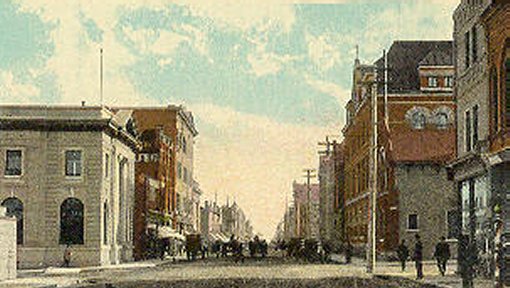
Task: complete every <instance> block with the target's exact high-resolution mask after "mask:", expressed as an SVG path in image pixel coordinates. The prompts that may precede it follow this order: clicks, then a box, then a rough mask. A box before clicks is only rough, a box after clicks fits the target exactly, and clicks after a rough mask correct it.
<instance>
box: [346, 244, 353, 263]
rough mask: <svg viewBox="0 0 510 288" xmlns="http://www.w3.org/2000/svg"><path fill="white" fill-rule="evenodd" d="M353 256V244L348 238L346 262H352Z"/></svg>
mask: <svg viewBox="0 0 510 288" xmlns="http://www.w3.org/2000/svg"><path fill="white" fill-rule="evenodd" d="M351 258H352V245H351V241H350V240H349V239H347V243H345V263H346V264H350V263H351Z"/></svg>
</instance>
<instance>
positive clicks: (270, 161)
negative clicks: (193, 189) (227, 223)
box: [189, 104, 339, 237]
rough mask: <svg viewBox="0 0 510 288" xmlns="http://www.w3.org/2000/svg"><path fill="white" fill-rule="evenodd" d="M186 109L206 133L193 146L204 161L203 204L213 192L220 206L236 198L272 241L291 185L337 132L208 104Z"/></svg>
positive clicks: (200, 164) (198, 167)
mask: <svg viewBox="0 0 510 288" xmlns="http://www.w3.org/2000/svg"><path fill="white" fill-rule="evenodd" d="M189 108H190V109H191V110H192V111H193V113H194V115H195V117H196V118H198V121H199V123H201V124H203V125H202V126H201V127H209V128H203V129H202V130H201V131H200V135H199V137H198V138H197V144H196V154H198V155H207V157H202V158H200V161H196V162H195V171H196V172H195V175H196V176H197V178H198V179H199V182H200V183H201V186H202V187H203V188H204V189H203V190H204V191H205V195H204V196H205V198H209V199H213V195H214V192H215V191H216V192H217V193H218V196H219V197H220V199H221V200H223V201H224V200H225V199H226V197H227V196H229V195H230V199H233V198H234V196H235V198H236V201H237V203H238V204H239V205H240V206H241V207H242V208H243V209H244V210H245V212H246V214H247V215H248V217H249V219H251V220H252V223H253V225H254V227H255V230H256V231H259V232H262V233H263V234H264V235H265V236H267V237H272V235H273V232H274V229H275V228H276V225H277V224H278V221H279V220H280V218H281V216H282V215H283V212H284V208H285V197H289V199H290V197H291V184H292V181H293V180H297V181H303V179H302V178H301V176H302V169H303V168H308V167H312V168H315V167H317V165H318V163H317V158H318V157H317V154H316V153H315V151H317V149H318V148H317V141H318V140H320V138H321V137H322V135H329V134H332V133H336V134H338V131H339V127H336V126H332V127H320V126H313V125H310V126H306V125H297V124H295V125H294V124H284V123H280V122H276V121H274V120H272V119H270V118H267V117H261V116H255V115H251V114H246V113H241V112H237V111H235V110H232V109H229V108H225V107H219V106H215V105H210V104H199V105H191V106H189ZM210 171H215V172H214V177H211V173H210ZM262 211H263V212H262Z"/></svg>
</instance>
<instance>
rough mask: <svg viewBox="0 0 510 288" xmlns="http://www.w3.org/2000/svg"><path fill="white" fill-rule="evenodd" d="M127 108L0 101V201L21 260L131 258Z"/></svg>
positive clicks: (76, 262)
mask: <svg viewBox="0 0 510 288" xmlns="http://www.w3.org/2000/svg"><path fill="white" fill-rule="evenodd" d="M135 137H136V131H135V130H134V126H133V121H132V117H131V113H130V112H129V111H116V112H113V111H112V110H109V109H106V108H104V107H56V106H2V107H0V155H1V157H0V171H1V174H2V175H1V176H0V201H1V203H2V206H5V207H6V208H7V214H8V215H13V216H16V217H17V221H18V224H17V244H18V251H17V252H18V262H19V266H20V267H22V268H26V267H44V266H59V265H61V264H62V256H63V253H64V249H65V247H66V246H67V245H70V247H71V249H72V252H73V257H72V259H71V265H73V266H85V265H86V266H97V265H109V264H116V263H120V262H123V261H129V260H131V259H132V251H133V245H132V243H133V225H132V223H133V221H132V219H133V205H134V177H133V175H134V168H135V165H134V163H135V153H136V149H138V148H137V145H138V144H137V143H138V142H137V141H136V140H135Z"/></svg>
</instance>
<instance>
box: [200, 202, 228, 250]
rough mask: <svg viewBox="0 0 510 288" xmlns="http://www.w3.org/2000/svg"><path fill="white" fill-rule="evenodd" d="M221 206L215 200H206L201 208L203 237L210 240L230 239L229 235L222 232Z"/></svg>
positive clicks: (201, 231)
mask: <svg viewBox="0 0 510 288" xmlns="http://www.w3.org/2000/svg"><path fill="white" fill-rule="evenodd" d="M221 216H222V214H221V207H220V206H218V205H217V204H216V201H215V202H210V201H205V202H204V206H203V207H201V208H200V233H201V235H202V238H203V239H207V240H208V241H209V242H211V243H212V242H214V241H216V240H220V241H225V240H228V237H227V236H224V235H223V234H221V223H222V218H221Z"/></svg>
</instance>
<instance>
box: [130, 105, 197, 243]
mask: <svg viewBox="0 0 510 288" xmlns="http://www.w3.org/2000/svg"><path fill="white" fill-rule="evenodd" d="M133 110H134V112H133V117H134V118H135V120H136V126H137V129H138V130H139V131H140V133H144V132H145V131H147V130H154V129H160V130H161V131H162V132H163V133H164V134H165V135H166V136H167V137H169V139H170V140H171V143H172V149H171V155H170V156H169V165H166V166H160V168H159V169H160V170H161V171H159V174H160V175H164V177H165V178H164V179H161V178H159V180H160V181H163V182H164V186H162V192H161V193H162V194H163V200H164V201H165V209H166V210H165V211H168V212H167V213H168V214H170V217H171V219H172V228H173V229H175V230H177V231H178V232H179V233H191V232H193V223H192V222H191V219H190V218H189V217H187V216H186V215H189V214H191V211H189V209H191V208H193V206H192V205H186V204H189V203H191V202H192V200H191V199H192V195H193V146H194V138H195V137H196V136H197V135H198V131H197V130H196V128H195V124H194V120H193V115H192V114H191V112H189V111H186V110H185V109H184V107H182V106H173V105H169V106H167V107H143V108H137V107H135V108H133Z"/></svg>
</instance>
